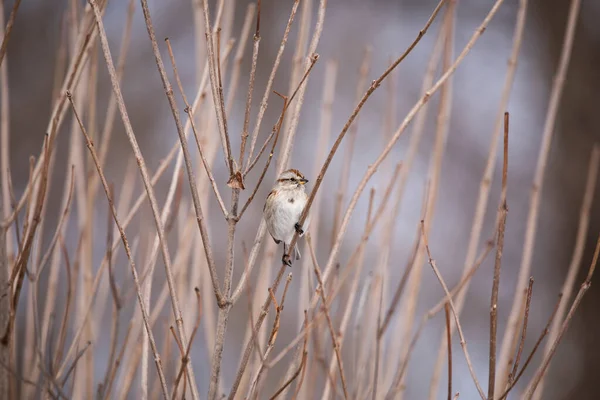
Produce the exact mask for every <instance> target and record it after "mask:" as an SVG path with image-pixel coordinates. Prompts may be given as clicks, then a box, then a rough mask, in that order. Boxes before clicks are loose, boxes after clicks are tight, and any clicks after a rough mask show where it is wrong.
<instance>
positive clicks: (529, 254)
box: [498, 0, 581, 388]
mask: <svg viewBox="0 0 600 400" xmlns="http://www.w3.org/2000/svg"><path fill="white" fill-rule="evenodd" d="M580 5H581V1H580V0H572V1H571V6H570V9H569V16H568V22H567V26H566V30H565V36H564V41H563V45H562V50H561V55H560V61H559V65H558V69H557V71H556V75H555V76H554V79H553V85H552V90H551V93H550V100H549V103H548V110H547V113H546V120H545V122H544V129H543V136H542V143H541V145H540V150H539V155H538V160H537V165H536V170H535V176H534V179H533V183H532V186H531V194H530V196H531V197H530V202H529V212H528V216H527V227H526V230H525V238H524V240H523V243H524V246H523V257H522V260H521V266H520V268H519V275H518V278H517V285H516V288H515V293H523V291H524V290H525V287H526V286H527V281H528V279H529V276H530V275H531V273H530V272H531V266H532V258H533V249H534V247H535V239H536V233H537V227H538V214H539V211H540V201H541V195H542V189H543V184H544V175H545V172H546V165H547V162H548V156H549V154H550V147H551V146H550V145H551V142H552V137H553V134H554V131H555V129H554V126H555V122H556V117H557V112H558V107H559V104H560V100H561V97H562V92H563V87H564V82H565V77H566V74H567V71H568V68H569V61H570V59H571V50H572V48H573V41H574V38H575V28H576V26H577V20H578V15H579V9H580ZM522 301H523V299H522V297H521V296H515V299H514V302H513V304H512V308H511V311H510V314H509V317H508V321H507V323H506V329H505V331H504V338H503V341H502V348H501V350H500V357H499V366H500V371H499V372H500V374H499V377H500V380H499V381H498V385H499V387H500V388H503V387H505V385H506V381H507V379H508V373H509V369H510V365H509V363H508V360H509V358H510V356H511V354H513V353H514V346H515V345H516V341H515V337H516V335H517V329H518V322H519V321H518V319H519V314H520V313H521V310H522V306H523V305H522Z"/></svg>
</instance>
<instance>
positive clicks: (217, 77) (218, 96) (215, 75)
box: [144, 0, 237, 179]
mask: <svg viewBox="0 0 600 400" xmlns="http://www.w3.org/2000/svg"><path fill="white" fill-rule="evenodd" d="M144 1H145V0H144ZM202 11H203V14H204V34H205V36H206V50H207V58H208V70H209V76H210V83H211V89H212V99H213V103H214V110H215V114H216V118H217V124H218V126H219V135H220V136H221V144H222V146H223V155H224V156H225V163H226V164H227V167H228V169H229V175H230V177H233V176H234V173H235V172H237V171H234V168H233V167H234V166H233V155H232V154H231V143H230V141H229V131H228V130H227V115H226V113H225V102H224V100H223V85H222V83H221V67H220V65H219V60H218V57H219V49H218V48H217V53H216V54H217V56H216V57H215V50H214V43H213V31H212V29H211V27H210V18H209V15H210V13H209V10H208V1H207V0H202ZM218 32H219V29H217V37H219V35H218ZM230 179H231V178H230Z"/></svg>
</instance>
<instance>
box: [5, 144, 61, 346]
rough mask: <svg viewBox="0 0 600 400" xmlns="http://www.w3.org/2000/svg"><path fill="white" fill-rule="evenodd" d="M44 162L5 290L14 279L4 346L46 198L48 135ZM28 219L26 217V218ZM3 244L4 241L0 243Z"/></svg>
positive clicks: (9, 338) (8, 342)
mask: <svg viewBox="0 0 600 400" xmlns="http://www.w3.org/2000/svg"><path fill="white" fill-rule="evenodd" d="M43 154H44V163H43V165H42V175H41V181H40V184H39V189H38V191H37V194H36V198H37V200H36V203H35V208H34V210H33V215H32V217H31V224H30V225H29V227H28V228H27V230H26V235H25V237H24V239H23V245H22V247H21V251H20V252H19V255H18V257H17V259H16V261H15V265H14V267H13V269H12V274H11V277H10V280H9V283H8V288H6V290H8V291H9V293H10V292H11V290H12V284H13V283H15V281H16V286H15V289H14V293H13V294H12V296H11V304H10V314H9V319H8V324H7V326H6V330H5V331H4V334H3V336H2V339H1V340H0V342H1V343H2V345H4V346H8V345H9V344H10V340H11V337H12V331H13V327H14V323H15V318H16V317H17V307H18V305H19V298H20V294H21V289H22V288H23V279H24V278H25V272H26V271H27V262H28V261H29V255H30V253H31V246H32V245H33V239H34V237H35V232H36V230H37V227H38V226H39V223H40V217H41V214H42V209H43V207H44V203H45V199H46V188H47V185H48V172H49V171H48V170H49V164H50V148H49V143H48V136H47V135H46V136H44V153H43ZM31 185H33V179H32V181H31ZM28 209H29V207H28ZM26 221H28V219H26ZM2 246H4V243H2Z"/></svg>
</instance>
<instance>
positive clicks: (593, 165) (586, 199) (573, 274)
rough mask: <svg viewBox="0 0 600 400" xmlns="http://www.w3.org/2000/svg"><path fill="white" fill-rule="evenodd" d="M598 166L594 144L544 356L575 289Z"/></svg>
mask: <svg viewBox="0 0 600 400" xmlns="http://www.w3.org/2000/svg"><path fill="white" fill-rule="evenodd" d="M599 165H600V145H599V144H598V143H596V144H595V145H594V148H593V150H592V155H591V157H590V162H589V165H588V171H587V180H586V185H585V192H584V194H583V202H582V205H581V211H580V215H579V224H578V227H577V236H576V239H575V249H574V250H573V256H572V258H571V263H570V264H569V270H568V272H567V276H566V277H565V281H564V283H563V287H562V290H561V292H562V293H563V299H564V301H561V303H560V306H559V307H558V312H557V314H556V318H555V319H554V321H552V327H551V328H550V333H549V334H548V341H547V342H546V346H545V348H544V355H547V354H548V352H549V351H550V348H551V346H552V343H553V342H554V339H556V335H557V334H558V331H559V329H560V324H561V322H562V320H563V318H564V315H565V313H566V312H567V300H568V299H570V298H571V295H572V293H573V289H574V287H575V279H577V274H578V273H579V269H580V266H581V260H582V258H583V253H584V250H585V242H586V239H587V238H588V229H589V225H590V217H591V208H592V204H593V200H594V192H595V189H596V181H597V179H598V167H599ZM544 381H545V377H543V378H542V380H541V381H540V383H539V385H538V389H537V390H536V392H535V394H534V396H533V398H534V400H537V399H540V398H541V397H542V394H543V392H544V389H543V388H544Z"/></svg>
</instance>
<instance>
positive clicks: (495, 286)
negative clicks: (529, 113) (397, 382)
mask: <svg viewBox="0 0 600 400" xmlns="http://www.w3.org/2000/svg"><path fill="white" fill-rule="evenodd" d="M507 175H508V113H507V112H506V113H504V162H503V165H502V194H501V196H500V207H499V208H498V214H499V220H500V223H499V224H498V237H497V241H498V242H497V244H496V262H495V264H494V279H493V283H492V298H491V305H490V357H489V361H490V367H489V378H488V399H492V400H493V399H494V389H495V387H496V331H497V329H498V290H499V289H500V269H501V267H502V251H503V250H504V231H505V230H506V216H507V214H508V207H507V205H506V185H507ZM448 351H450V350H448Z"/></svg>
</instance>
